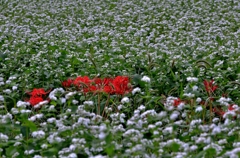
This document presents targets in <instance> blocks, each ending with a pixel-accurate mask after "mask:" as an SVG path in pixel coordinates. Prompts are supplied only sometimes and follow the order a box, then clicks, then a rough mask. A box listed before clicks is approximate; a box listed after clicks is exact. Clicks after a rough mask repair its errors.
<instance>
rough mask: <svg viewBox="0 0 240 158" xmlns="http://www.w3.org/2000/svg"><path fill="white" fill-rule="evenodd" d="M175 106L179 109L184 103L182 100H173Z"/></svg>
mask: <svg viewBox="0 0 240 158" xmlns="http://www.w3.org/2000/svg"><path fill="white" fill-rule="evenodd" d="M173 101H174V102H173V106H175V107H178V105H179V104H181V103H182V102H183V101H182V100H181V99H180V98H177V99H175V100H173Z"/></svg>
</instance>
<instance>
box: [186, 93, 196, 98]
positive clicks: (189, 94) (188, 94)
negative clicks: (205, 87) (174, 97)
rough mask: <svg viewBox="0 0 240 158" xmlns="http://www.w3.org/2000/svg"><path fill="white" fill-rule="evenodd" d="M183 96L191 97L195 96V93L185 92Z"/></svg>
mask: <svg viewBox="0 0 240 158" xmlns="http://www.w3.org/2000/svg"><path fill="white" fill-rule="evenodd" d="M183 96H186V97H189V98H193V97H195V94H193V93H184V94H183Z"/></svg>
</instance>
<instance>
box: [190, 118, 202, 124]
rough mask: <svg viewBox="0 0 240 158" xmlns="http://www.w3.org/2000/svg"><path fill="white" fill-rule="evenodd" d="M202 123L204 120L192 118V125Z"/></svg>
mask: <svg viewBox="0 0 240 158" xmlns="http://www.w3.org/2000/svg"><path fill="white" fill-rule="evenodd" d="M200 123H202V120H201V119H198V120H192V121H191V123H190V126H195V125H198V124H200Z"/></svg>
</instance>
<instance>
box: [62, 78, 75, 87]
mask: <svg viewBox="0 0 240 158" xmlns="http://www.w3.org/2000/svg"><path fill="white" fill-rule="evenodd" d="M73 81H74V80H72V79H67V80H65V81H63V82H62V86H63V87H65V88H67V87H70V86H71V85H72V84H73Z"/></svg>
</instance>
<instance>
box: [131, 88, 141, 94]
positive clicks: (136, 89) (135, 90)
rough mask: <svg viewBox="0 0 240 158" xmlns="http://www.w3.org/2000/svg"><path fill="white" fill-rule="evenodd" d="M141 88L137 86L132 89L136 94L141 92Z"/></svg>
mask: <svg viewBox="0 0 240 158" xmlns="http://www.w3.org/2000/svg"><path fill="white" fill-rule="evenodd" d="M140 92H141V89H140V88H139V87H136V88H134V89H133V90H132V94H133V95H135V94H136V93H140Z"/></svg>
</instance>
